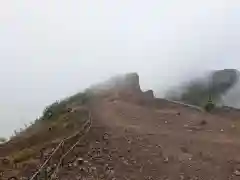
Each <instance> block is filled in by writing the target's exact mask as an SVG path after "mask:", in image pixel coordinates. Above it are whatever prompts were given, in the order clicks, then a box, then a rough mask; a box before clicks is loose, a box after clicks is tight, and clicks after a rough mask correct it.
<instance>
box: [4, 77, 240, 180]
mask: <svg viewBox="0 0 240 180" xmlns="http://www.w3.org/2000/svg"><path fill="white" fill-rule="evenodd" d="M136 79H138V78H136ZM131 84H132V83H131ZM133 84H135V83H133ZM127 87H128V88H127V91H126V88H123V89H122V88H117V89H115V88H114V89H108V91H107V93H104V92H103V91H101V93H100V92H98V93H99V94H98V95H95V96H94V97H93V98H91V99H90V100H89V101H88V103H87V105H86V106H85V108H87V109H88V111H89V112H91V118H90V119H91V125H90V128H89V130H88V131H85V133H84V135H85V136H82V137H81V138H75V139H72V140H71V144H74V143H75V142H77V141H79V142H78V144H77V145H76V146H75V148H74V149H72V151H71V152H70V153H69V154H68V155H67V156H66V157H65V159H64V162H63V166H61V167H60V168H59V170H58V172H57V177H58V178H59V179H61V180H67V179H69V180H70V179H71V180H72V179H92V180H99V179H104V180H105V179H111V180H113V179H120V180H126V179H131V180H133V179H136V180H146V179H147V180H151V179H153V180H155V179H173V180H175V179H176V180H177V179H182V180H184V179H206V180H209V179H217V180H221V179H224V180H225V179H239V176H240V155H239V148H240V140H239V138H238V137H239V136H240V122H239V121H238V119H237V118H236V117H235V116H234V117H233V116H231V112H230V113H229V114H225V116H222V115H221V116H220V115H218V113H214V114H208V113H205V112H203V111H200V110H199V109H195V108H194V107H189V106H186V105H183V104H177V103H173V102H169V101H166V100H163V99H157V98H154V97H153V94H152V92H151V91H148V92H147V93H145V92H142V91H141V89H140V87H139V88H132V87H131V85H128V86H127ZM134 87H136V86H134ZM149 92H150V93H149ZM76 112H78V111H76ZM67 114H68V113H67ZM238 115H240V113H239V114H238ZM75 117H76V116H75ZM75 120H76V118H75ZM76 127H77V129H79V130H80V129H81V127H82V124H81V123H79V126H76ZM68 133H70V132H69V131H68ZM57 137H59V138H60V137H61V136H57ZM60 139H61V138H60ZM17 142H19V143H20V144H21V142H20V141H17ZM17 142H16V143H17ZM50 142H51V141H50ZM10 144H11V143H10ZM15 145H16V144H15ZM51 145H52V146H50V147H51V148H54V147H56V146H57V143H55V144H54V143H52V144H51ZM8 146H9V145H7V146H5V147H2V148H1V149H0V155H1V156H2V155H3V154H4V157H6V156H7V155H8V152H6V151H4V149H5V150H6V148H7V147H8ZM11 147H12V146H11ZM70 147H71V145H67V146H66V148H67V149H68V148H70ZM15 148H16V149H18V148H17V147H15ZM51 148H50V149H51ZM45 149H46V150H45V151H47V150H49V148H48V146H47V145H46V147H45ZM65 151H66V149H65ZM9 153H10V152H9ZM45 154H47V153H45ZM46 156H47V155H46ZM60 157H61V153H60V154H58V155H57V156H54V158H53V160H52V162H53V163H52V164H51V165H53V166H54V164H57V163H58V161H59V159H60ZM38 158H39V157H37V156H33V157H32V158H31V163H32V162H37V163H39V164H41V161H40V160H39V159H38ZM45 158H46V157H45ZM43 159H44V158H43ZM29 163H30V162H29V161H27V162H26V164H25V165H24V166H25V167H24V166H18V167H14V166H11V165H9V166H8V168H7V167H6V165H5V166H0V167H1V168H2V167H5V170H6V169H7V170H8V171H9V172H12V174H11V173H9V172H7V173H6V175H7V176H5V177H4V178H5V179H7V178H8V177H10V176H11V175H14V173H15V174H17V175H16V176H18V177H20V176H22V177H27V178H30V177H31V175H33V174H34V172H36V170H37V169H39V167H38V166H36V164H34V163H33V164H34V166H30V164H29ZM51 165H49V168H52V167H51ZM26 167H27V168H26ZM10 170H11V171H10ZM16 170H17V171H18V173H16V172H15V171H16ZM4 178H2V179H4Z"/></svg>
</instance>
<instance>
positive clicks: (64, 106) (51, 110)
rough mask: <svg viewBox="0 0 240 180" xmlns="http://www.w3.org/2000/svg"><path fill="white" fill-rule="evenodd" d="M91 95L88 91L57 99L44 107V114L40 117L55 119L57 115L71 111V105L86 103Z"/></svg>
mask: <svg viewBox="0 0 240 180" xmlns="http://www.w3.org/2000/svg"><path fill="white" fill-rule="evenodd" d="M90 96H91V94H90V93H88V92H81V93H77V94H75V95H73V96H70V97H68V98H66V99H64V100H61V101H56V102H54V103H53V104H51V105H49V106H47V107H46V108H45V109H44V111H43V115H42V117H41V118H40V119H42V120H49V119H54V117H57V116H59V115H60V114H63V113H66V112H68V111H71V107H70V106H71V105H74V106H78V105H84V104H86V103H87V102H88V100H89V98H90Z"/></svg>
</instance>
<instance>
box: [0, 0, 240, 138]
mask: <svg viewBox="0 0 240 180" xmlns="http://www.w3.org/2000/svg"><path fill="white" fill-rule="evenodd" d="M239 10H240V2H238V1H234V0H232V1H231V0H230V1H226V0H211V1H207V0H201V1H200V0H196V1H191V0H183V1H177V0H171V1H163V0H151V1H143V0H117V1H110V0H102V1H97V0H89V1H73V0H69V1H63V0H51V1H47V0H42V1H30V0H23V1H17V0H12V1H2V2H1V3H0V21H1V25H2V26H1V29H0V39H1V41H0V72H1V76H0V78H1V82H2V83H1V94H0V103H1V104H0V105H1V111H0V118H1V120H0V136H9V135H11V134H12V132H13V131H14V130H15V129H19V128H20V127H24V123H26V124H28V123H29V122H31V121H33V120H34V119H36V117H37V116H39V115H40V114H41V112H42V110H43V108H44V107H45V106H46V105H48V104H50V103H51V102H53V101H55V100H58V99H61V98H64V97H66V96H68V95H71V94H73V93H75V92H77V91H79V90H82V89H84V88H87V87H88V86H89V85H92V84H94V83H97V82H101V81H103V80H106V79H107V78H109V77H110V76H113V75H116V74H121V73H126V72H138V73H139V75H140V80H141V86H142V88H143V89H153V90H154V91H155V92H157V93H158V94H159V95H161V93H163V92H164V91H165V90H166V89H167V88H168V87H170V86H172V85H176V84H178V83H180V82H182V81H186V80H188V79H189V78H193V77H196V76H198V75H201V74H202V73H205V72H206V71H209V70H211V69H222V68H235V69H239V70H240V61H239V57H240V56H239V55H240V51H239V47H240V46H239V45H240V21H239V18H240V13H239V12H240V11H239Z"/></svg>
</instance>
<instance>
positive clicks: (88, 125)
mask: <svg viewBox="0 0 240 180" xmlns="http://www.w3.org/2000/svg"><path fill="white" fill-rule="evenodd" d="M91 125H92V118H91V113H90V112H89V117H88V120H87V121H86V122H85V123H84V124H83V126H82V128H81V130H80V131H78V132H77V133H75V134H73V135H71V136H69V137H67V138H65V139H63V140H62V141H61V142H60V143H59V144H58V146H57V147H56V148H55V149H54V151H53V152H52V153H51V155H50V156H49V157H48V159H47V160H46V161H45V162H44V163H43V164H42V165H41V166H40V168H39V169H38V171H37V172H35V173H34V174H33V176H32V177H31V178H30V179H29V180H36V179H37V178H38V176H39V175H40V174H41V172H43V170H45V168H46V166H47V165H48V163H49V162H50V160H51V159H52V158H53V156H54V155H55V154H56V153H57V152H58V150H59V149H60V148H61V147H62V148H63V147H64V145H65V144H66V142H67V141H69V140H71V139H73V138H76V137H78V136H80V137H79V138H78V140H77V142H76V143H74V145H73V146H71V147H70V148H69V149H68V151H67V152H66V153H64V154H63V155H62V156H61V158H60V160H59V162H58V164H57V166H56V168H55V170H54V171H53V172H52V173H51V174H50V175H48V177H51V179H52V177H53V176H52V175H53V174H57V173H58V170H59V168H60V166H61V163H62V161H63V160H64V158H65V157H66V156H67V155H68V154H69V153H70V152H71V151H72V150H73V149H74V148H75V147H76V146H77V144H78V143H79V142H80V141H81V139H82V137H83V136H84V135H85V134H86V133H88V131H89V130H90V128H91ZM47 173H48V172H47Z"/></svg>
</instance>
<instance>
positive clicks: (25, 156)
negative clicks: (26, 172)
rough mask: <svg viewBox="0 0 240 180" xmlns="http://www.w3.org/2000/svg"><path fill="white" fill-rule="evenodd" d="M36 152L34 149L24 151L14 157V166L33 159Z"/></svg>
mask: <svg viewBox="0 0 240 180" xmlns="http://www.w3.org/2000/svg"><path fill="white" fill-rule="evenodd" d="M35 153H36V152H35V151H34V150H33V149H23V150H22V151H19V152H16V153H15V154H13V155H12V158H11V159H12V162H13V163H14V164H17V163H22V162H25V161H27V160H29V159H31V158H32V157H33V156H34V154H35Z"/></svg>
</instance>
